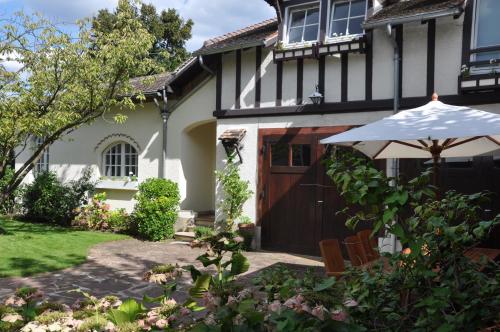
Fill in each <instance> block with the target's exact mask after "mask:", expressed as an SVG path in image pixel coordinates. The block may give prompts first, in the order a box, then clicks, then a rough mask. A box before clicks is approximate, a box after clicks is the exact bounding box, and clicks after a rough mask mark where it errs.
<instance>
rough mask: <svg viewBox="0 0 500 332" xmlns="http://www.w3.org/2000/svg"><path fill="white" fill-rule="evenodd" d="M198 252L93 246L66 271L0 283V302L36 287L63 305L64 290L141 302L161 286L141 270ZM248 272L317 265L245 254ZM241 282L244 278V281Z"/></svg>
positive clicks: (182, 284) (165, 246) (172, 245)
mask: <svg viewBox="0 0 500 332" xmlns="http://www.w3.org/2000/svg"><path fill="white" fill-rule="evenodd" d="M201 253H202V251H201V250H200V249H191V248H190V247H189V246H187V245H186V244H181V243H176V242H166V243H151V242H141V241H138V240H124V241H116V242H109V243H105V244H101V245H98V246H96V247H94V248H92V249H91V251H90V254H89V257H88V260H87V262H86V263H84V264H82V265H79V266H76V267H72V268H69V269H65V270H61V271H56V272H51V273H45V274H41V275H38V276H34V277H28V278H4V279H0V299H3V298H5V297H6V296H8V295H10V294H12V293H13V292H14V290H15V289H16V288H18V287H20V286H31V287H37V288H39V289H40V290H42V291H43V292H44V293H45V296H46V298H48V299H50V300H53V301H62V302H66V303H68V304H71V303H73V302H74V300H75V299H76V298H78V297H80V296H79V295H78V294H75V293H70V292H68V291H70V290H72V289H76V288H80V289H82V290H84V291H88V292H90V293H91V294H93V295H95V296H97V297H101V296H105V295H111V294H113V295H117V296H119V297H120V298H129V297H132V298H137V299H141V298H142V296H143V295H144V294H148V295H150V296H157V295H159V294H161V288H160V287H159V286H157V285H154V284H151V283H147V282H145V281H143V280H142V276H143V274H144V272H146V271H147V270H149V269H150V268H151V267H152V266H154V265H156V264H166V263H170V264H176V263H177V264H179V265H180V266H183V265H189V264H194V265H195V266H197V267H200V268H201V265H199V264H198V262H197V261H196V257H198V256H199V255H200V254H201ZM245 255H246V256H247V257H248V259H249V260H250V270H249V271H248V272H247V273H246V275H247V277H249V278H251V277H252V276H253V275H256V274H258V273H259V271H261V270H262V269H265V268H266V267H269V266H271V265H274V264H277V263H285V264H292V265H300V266H312V267H317V268H318V270H319V269H320V267H321V266H322V263H321V262H320V261H319V260H318V259H314V258H310V257H303V256H297V255H291V254H284V253H270V252H249V253H246V254H245ZM245 279H246V278H245ZM189 282H190V277H189V273H185V274H184V276H183V277H182V278H181V279H180V280H179V289H180V292H179V295H178V300H180V301H181V300H183V297H185V294H184V292H183V291H182V290H186V289H187V288H188V287H187V285H188V284H189Z"/></svg>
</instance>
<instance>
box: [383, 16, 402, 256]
mask: <svg viewBox="0 0 500 332" xmlns="http://www.w3.org/2000/svg"><path fill="white" fill-rule="evenodd" d="M386 32H387V35H388V37H389V39H390V41H391V44H392V48H393V50H394V57H393V62H394V78H393V83H394V91H393V94H394V103H393V109H392V112H393V114H396V113H398V112H399V103H400V97H399V83H400V82H399V64H400V61H401V54H400V50H399V45H398V43H397V42H396V31H395V30H394V29H393V27H392V25H391V24H387V30H386ZM398 175H399V160H398V159H396V158H393V159H392V176H393V177H394V178H397V177H398ZM393 185H394V186H395V185H397V183H396V181H394V182H393ZM396 243H397V239H396V235H394V234H391V247H392V253H393V254H394V253H396Z"/></svg>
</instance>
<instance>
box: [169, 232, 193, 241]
mask: <svg viewBox="0 0 500 332" xmlns="http://www.w3.org/2000/svg"><path fill="white" fill-rule="evenodd" d="M174 238H175V239H176V240H177V241H186V242H191V241H193V240H194V232H176V233H175V235H174Z"/></svg>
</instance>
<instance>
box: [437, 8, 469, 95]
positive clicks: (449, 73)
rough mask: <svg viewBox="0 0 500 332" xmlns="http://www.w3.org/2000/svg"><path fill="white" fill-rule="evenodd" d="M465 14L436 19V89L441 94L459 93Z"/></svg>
mask: <svg viewBox="0 0 500 332" xmlns="http://www.w3.org/2000/svg"><path fill="white" fill-rule="evenodd" d="M462 26H463V15H462V16H461V18H459V19H456V20H455V19H453V18H452V17H446V18H443V19H440V20H437V21H436V63H435V66H436V75H435V90H436V92H437V93H438V94H440V95H454V94H457V89H458V83H457V79H458V76H459V75H460V66H461V63H462Z"/></svg>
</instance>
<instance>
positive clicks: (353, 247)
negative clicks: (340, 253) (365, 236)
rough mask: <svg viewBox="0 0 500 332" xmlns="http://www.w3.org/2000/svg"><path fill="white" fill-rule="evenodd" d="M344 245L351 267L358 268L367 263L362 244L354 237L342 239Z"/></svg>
mask: <svg viewBox="0 0 500 332" xmlns="http://www.w3.org/2000/svg"><path fill="white" fill-rule="evenodd" d="M344 245H345V247H346V249H347V255H349V259H350V260H351V265H352V266H360V265H363V264H365V263H368V259H367V258H366V254H365V249H364V248H363V244H362V243H361V241H360V239H359V238H358V237H357V236H356V235H353V236H348V237H346V238H345V239H344Z"/></svg>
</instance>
